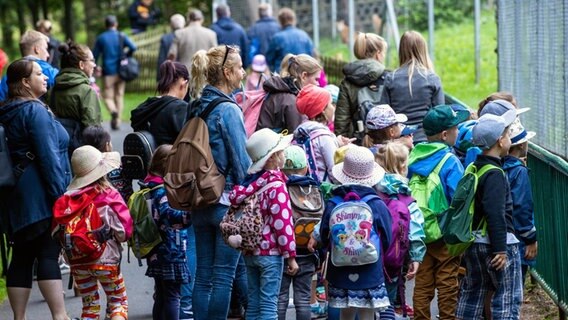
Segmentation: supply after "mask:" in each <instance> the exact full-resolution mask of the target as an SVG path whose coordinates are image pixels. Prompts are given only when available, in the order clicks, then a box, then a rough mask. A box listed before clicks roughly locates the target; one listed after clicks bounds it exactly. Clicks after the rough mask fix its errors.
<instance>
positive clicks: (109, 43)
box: [93, 16, 136, 130]
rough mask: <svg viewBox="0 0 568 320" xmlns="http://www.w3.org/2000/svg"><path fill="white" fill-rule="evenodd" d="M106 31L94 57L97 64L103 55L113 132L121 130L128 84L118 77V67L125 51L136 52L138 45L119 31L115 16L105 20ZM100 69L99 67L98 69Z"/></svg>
mask: <svg viewBox="0 0 568 320" xmlns="http://www.w3.org/2000/svg"><path fill="white" fill-rule="evenodd" d="M105 27H106V29H107V30H106V31H105V32H103V33H101V34H100V35H99V36H98V37H97V40H96V41H95V48H94V49H93V56H94V58H95V62H96V61H98V59H99V56H101V55H102V60H103V64H102V66H103V83H104V89H103V99H104V101H105V105H106V107H107V109H108V111H109V112H110V114H111V116H112V119H111V121H110V126H111V128H112V129H113V130H118V129H119V128H120V116H121V115H122V109H124V88H125V86H126V83H125V82H124V80H122V79H121V78H120V77H119V76H118V66H119V63H120V59H121V57H122V55H123V50H124V48H125V47H128V53H127V55H128V56H130V55H132V54H133V53H134V51H136V45H134V43H133V42H132V41H131V40H130V39H129V38H128V37H127V36H126V35H125V34H124V33H122V32H119V31H118V22H117V20H116V17H115V16H107V17H106V18H105ZM97 68H98V67H97Z"/></svg>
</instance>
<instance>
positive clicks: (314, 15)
mask: <svg viewBox="0 0 568 320" xmlns="http://www.w3.org/2000/svg"><path fill="white" fill-rule="evenodd" d="M318 5H319V0H312V20H313V21H314V22H313V24H312V27H313V29H314V30H313V34H314V47H315V48H316V49H318V50H319V45H320V33H319V32H320V31H319V13H318Z"/></svg>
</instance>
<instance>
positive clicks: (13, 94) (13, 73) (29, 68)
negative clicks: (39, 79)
mask: <svg viewBox="0 0 568 320" xmlns="http://www.w3.org/2000/svg"><path fill="white" fill-rule="evenodd" d="M34 63H35V62H34V61H33V60H29V59H26V58H22V59H18V60H16V61H14V62H12V63H11V64H10V65H9V66H8V70H7V71H6V77H7V80H6V81H7V83H6V84H7V85H8V99H13V98H28V99H35V98H37V97H34V96H33V94H32V93H31V91H30V89H28V88H27V87H25V86H24V85H23V84H22V80H23V79H25V78H29V77H30V76H31V75H32V72H33V70H34Z"/></svg>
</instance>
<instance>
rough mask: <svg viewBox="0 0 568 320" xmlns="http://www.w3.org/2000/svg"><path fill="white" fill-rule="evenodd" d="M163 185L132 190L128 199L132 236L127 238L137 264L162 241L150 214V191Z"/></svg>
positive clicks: (140, 263)
mask: <svg viewBox="0 0 568 320" xmlns="http://www.w3.org/2000/svg"><path fill="white" fill-rule="evenodd" d="M163 186H164V185H163V184H160V185H158V186H155V187H154V188H148V187H144V188H142V189H140V190H139V191H136V192H134V193H133V194H132V196H130V199H129V200H128V209H129V210H130V216H131V217H132V222H133V229H132V237H130V239H128V247H129V248H130V249H131V250H132V253H133V254H134V256H135V257H136V258H138V265H139V266H142V258H146V257H147V256H148V254H150V253H151V252H152V250H153V249H154V248H155V247H156V246H157V245H159V244H160V243H161V242H162V237H161V235H160V230H159V229H158V226H157V225H156V222H155V221H154V217H153V215H152V197H151V195H152V194H151V192H152V191H154V190H156V189H158V188H161V187H163Z"/></svg>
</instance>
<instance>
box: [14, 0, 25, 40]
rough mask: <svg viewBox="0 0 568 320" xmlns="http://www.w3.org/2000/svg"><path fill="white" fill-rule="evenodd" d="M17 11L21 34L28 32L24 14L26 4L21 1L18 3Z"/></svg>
mask: <svg viewBox="0 0 568 320" xmlns="http://www.w3.org/2000/svg"><path fill="white" fill-rule="evenodd" d="M16 12H17V14H18V28H19V29H20V35H23V34H24V32H26V28H27V27H26V19H25V14H24V4H23V3H22V2H21V1H18V2H17V3H16Z"/></svg>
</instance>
